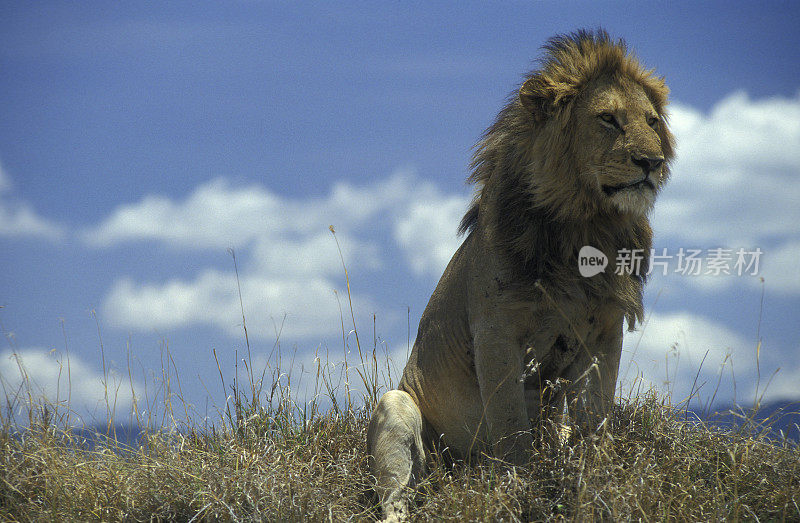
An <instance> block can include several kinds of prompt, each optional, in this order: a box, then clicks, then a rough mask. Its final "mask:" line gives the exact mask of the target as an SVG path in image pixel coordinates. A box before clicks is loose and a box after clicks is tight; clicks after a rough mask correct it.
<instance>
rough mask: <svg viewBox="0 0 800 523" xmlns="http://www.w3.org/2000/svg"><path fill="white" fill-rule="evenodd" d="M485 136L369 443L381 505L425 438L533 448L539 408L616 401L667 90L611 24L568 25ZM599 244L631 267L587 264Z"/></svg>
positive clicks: (664, 140)
mask: <svg viewBox="0 0 800 523" xmlns="http://www.w3.org/2000/svg"><path fill="white" fill-rule="evenodd" d="M547 49H548V51H549V59H548V60H546V61H545V63H544V66H543V67H542V69H541V70H539V71H536V72H534V73H532V75H530V76H529V78H528V80H527V81H526V82H525V83H524V84H523V86H522V88H521V89H520V93H519V96H518V97H516V98H515V99H514V100H512V101H511V102H510V103H509V104H508V105H507V106H506V108H505V109H504V110H503V111H502V112H501V113H500V115H499V116H498V118H497V121H496V122H495V124H494V125H493V126H492V127H490V128H489V130H488V131H487V133H486V135H485V137H484V139H483V141H482V142H481V143H480V144H479V146H478V149H477V152H476V154H475V159H474V162H473V168H474V170H473V174H472V176H471V180H472V181H474V182H476V183H477V184H478V185H479V190H478V193H477V195H476V198H475V201H474V203H473V206H472V207H471V209H470V210H469V211H468V212H467V214H466V216H465V217H464V220H463V221H462V225H461V229H462V231H465V232H468V236H467V238H466V239H465V240H464V243H463V244H462V245H461V247H460V248H459V250H458V252H457V253H456V254H455V255H454V256H453V259H452V260H451V262H450V264H449V265H448V267H447V269H446V270H445V272H444V274H443V276H442V278H441V280H440V281H439V284H438V286H437V288H436V290H435V291H434V293H433V295H432V296H431V299H430V301H429V303H428V306H427V307H426V309H425V311H424V313H423V315H422V319H421V321H420V326H419V331H418V334H417V338H416V341H415V343H414V348H413V350H412V353H411V356H410V358H409V360H408V363H407V364H406V367H405V371H404V373H403V377H402V379H401V381H400V384H399V390H398V391H390V392H389V393H387V394H386V395H385V396H384V397H383V398H382V399H381V401H380V402H379V404H378V405H377V407H376V409H375V414H374V415H373V419H372V420H371V423H370V428H369V434H368V450H369V452H370V454H371V456H372V457H373V473H374V474H375V476H376V479H377V489H376V490H377V492H378V494H379V496H380V497H381V501H382V504H383V508H384V511H385V513H386V517H387V518H389V519H391V518H402V517H403V516H404V514H405V505H404V502H403V501H402V491H403V489H404V488H405V487H406V486H407V485H408V484H410V483H411V482H412V481H413V480H414V477H415V476H418V475H419V474H421V473H422V471H423V469H424V455H425V447H426V446H428V445H430V444H438V445H440V446H441V447H442V448H444V447H446V448H447V449H449V452H450V453H451V454H452V455H454V456H457V457H468V456H469V455H474V454H478V453H481V452H485V453H490V454H493V455H495V456H496V457H498V458H501V459H505V460H507V461H508V462H510V463H512V464H523V463H525V461H526V460H527V456H528V454H529V452H530V450H531V446H532V444H533V438H532V435H531V431H530V430H531V420H539V419H543V418H545V419H549V420H553V421H556V422H558V421H562V420H561V419H560V417H561V416H562V414H563V413H564V411H565V407H566V409H567V410H568V412H569V414H570V415H571V417H572V418H573V419H575V420H576V421H577V422H579V423H580V424H582V425H589V426H590V427H591V426H594V425H596V423H597V422H598V421H599V420H602V419H603V417H604V416H605V414H606V412H607V410H608V408H609V406H610V405H611V403H612V401H613V395H614V391H615V387H616V378H617V370H618V366H619V357H620V352H621V348H622V334H623V319H624V318H627V319H628V324H629V326H630V327H631V328H633V326H634V325H635V322H636V321H637V320H638V321H641V318H642V314H643V311H642V285H643V281H644V275H645V272H646V270H647V255H648V254H649V250H650V246H651V231H650V226H649V223H648V220H647V214H648V213H649V211H650V209H651V208H652V205H653V202H654V200H655V195H656V193H657V192H658V190H659V189H660V187H661V185H662V184H663V182H664V181H665V180H666V177H667V174H668V171H667V165H666V163H667V162H668V161H669V160H670V159H671V157H672V154H673V153H672V137H671V135H670V134H669V131H668V129H667V128H666V123H665V121H664V116H665V115H664V106H665V104H666V94H667V90H666V87H665V86H664V84H663V81H662V80H660V79H657V78H654V77H652V76H651V74H650V73H649V72H647V71H644V70H642V69H641V67H640V66H639V65H638V62H636V61H635V60H634V59H632V58H631V57H629V56H628V55H627V53H626V51H625V49H624V46H623V45H622V44H620V43H617V42H613V41H611V40H610V39H609V38H608V37H607V36H606V35H605V34H604V33H600V34H598V35H591V34H587V33H578V34H575V35H572V36H569V37H559V38H556V39H553V40H551V41H550V44H549V46H547ZM587 245H588V246H592V247H594V248H596V249H598V250H600V251H602V252H603V253H605V255H606V256H607V257H608V259H609V260H611V261H612V263H613V261H615V260H616V259H617V253H618V252H619V251H620V250H623V249H628V250H630V251H633V252H636V253H637V255H638V256H640V257H641V260H640V266H639V268H638V271H636V273H634V274H629V273H626V272H625V271H622V273H621V274H618V273H617V272H616V271H614V270H613V265H612V267H611V268H610V269H608V270H606V271H605V272H602V273H600V274H598V275H596V276H593V277H591V278H589V277H582V276H581V274H580V273H579V271H578V251H579V250H580V249H581V247H583V246H587Z"/></svg>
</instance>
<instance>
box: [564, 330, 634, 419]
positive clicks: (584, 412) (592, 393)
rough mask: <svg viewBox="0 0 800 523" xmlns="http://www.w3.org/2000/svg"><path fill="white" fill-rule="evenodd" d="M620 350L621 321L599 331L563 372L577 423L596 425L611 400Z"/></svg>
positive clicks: (571, 410)
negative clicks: (568, 382)
mask: <svg viewBox="0 0 800 523" xmlns="http://www.w3.org/2000/svg"><path fill="white" fill-rule="evenodd" d="M621 354H622V325H621V322H620V324H619V327H617V328H612V329H610V330H609V332H606V333H603V334H601V335H600V336H598V338H597V339H596V340H595V341H594V343H592V346H590V347H582V348H581V352H580V354H579V356H578V357H577V358H576V359H575V362H574V363H573V364H572V365H571V366H570V368H569V369H568V371H567V373H566V375H565V376H564V377H565V378H566V379H567V380H569V381H570V382H571V384H570V386H569V389H568V391H567V406H568V409H569V412H570V415H571V417H573V418H574V420H575V421H576V423H577V424H578V425H579V426H583V427H586V428H589V429H591V430H594V429H596V428H597V427H598V426H599V425H600V424H601V423H602V422H603V420H604V419H605V418H606V417H607V416H608V413H609V412H610V410H611V407H612V405H613V404H614V393H615V392H616V389H617V373H618V372H619V360H620V355H621Z"/></svg>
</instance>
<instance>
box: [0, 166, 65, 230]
mask: <svg viewBox="0 0 800 523" xmlns="http://www.w3.org/2000/svg"><path fill="white" fill-rule="evenodd" d="M11 189H12V183H11V178H10V177H9V176H8V174H6V173H5V171H4V170H3V166H2V164H0V236H6V237H37V238H43V239H47V240H57V239H59V238H63V237H64V234H65V230H64V227H63V226H61V225H59V224H57V223H55V222H52V221H50V220H48V219H46V218H43V217H42V216H39V214H38V213H37V212H36V211H35V210H34V209H33V207H32V206H31V205H30V204H29V203H27V202H21V201H16V200H15V199H14V198H13V195H12V194H11Z"/></svg>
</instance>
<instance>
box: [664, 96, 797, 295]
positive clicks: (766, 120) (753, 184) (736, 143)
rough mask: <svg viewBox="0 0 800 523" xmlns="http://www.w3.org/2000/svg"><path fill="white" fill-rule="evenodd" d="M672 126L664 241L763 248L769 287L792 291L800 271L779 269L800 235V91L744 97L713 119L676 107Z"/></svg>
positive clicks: (715, 111)
mask: <svg viewBox="0 0 800 523" xmlns="http://www.w3.org/2000/svg"><path fill="white" fill-rule="evenodd" d="M671 123H672V127H673V130H674V132H675V135H676V138H677V141H678V150H677V160H676V162H675V164H674V167H673V177H672V180H671V181H670V183H669V185H668V186H667V187H666V188H665V190H664V193H663V195H662V197H661V199H660V201H659V202H658V204H657V205H656V210H655V214H654V217H653V223H654V229H655V231H656V234H657V235H658V237H659V238H661V239H667V240H670V241H672V242H680V244H681V245H684V246H686V247H700V248H716V247H729V248H734V249H738V248H747V249H754V248H756V247H760V248H761V249H762V251H764V254H763V257H762V261H763V263H764V267H765V268H766V267H767V266H768V265H770V266H772V267H774V268H775V269H774V272H773V273H772V274H771V275H770V276H769V277H766V280H767V285H768V286H769V287H771V288H773V289H775V290H778V291H781V292H785V291H787V287H786V286H784V285H782V284H783V283H784V282H785V280H786V279H787V278H789V277H790V276H789V274H792V273H791V272H789V273H788V274H787V273H782V272H780V271H779V270H778V269H777V267H779V266H781V267H783V266H785V262H786V261H787V260H786V253H787V252H788V251H792V252H796V251H794V249H796V243H797V240H798V238H800V205H798V204H797V202H800V177H798V176H797V173H798V172H800V93H798V95H797V96H795V97H794V98H782V97H774V98H767V99H761V100H753V99H751V98H750V97H748V96H747V94H745V93H742V92H737V93H734V94H731V95H730V96H728V97H726V98H725V99H723V100H721V101H720V102H719V103H718V104H716V105H715V106H714V107H713V108H712V110H711V111H710V112H709V113H708V114H704V113H701V112H699V111H697V110H695V109H693V108H691V107H687V106H683V105H676V106H675V107H674V108H673V109H672V117H671ZM771 258H772V261H770V259H771ZM795 260H796V258H795ZM795 265H796V264H795ZM795 272H796V271H795ZM690 281H691V282H692V283H696V284H698V285H700V286H703V287H712V288H714V287H717V286H719V285H721V284H723V283H721V282H719V281H715V282H709V281H708V280H707V279H702V278H695V279H690ZM732 281H733V280H732V279H731V278H726V279H725V282H724V284H730V283H732ZM795 281H796V279H795ZM789 289H791V290H792V291H796V290H797V284H794V285H791V286H790V287H789Z"/></svg>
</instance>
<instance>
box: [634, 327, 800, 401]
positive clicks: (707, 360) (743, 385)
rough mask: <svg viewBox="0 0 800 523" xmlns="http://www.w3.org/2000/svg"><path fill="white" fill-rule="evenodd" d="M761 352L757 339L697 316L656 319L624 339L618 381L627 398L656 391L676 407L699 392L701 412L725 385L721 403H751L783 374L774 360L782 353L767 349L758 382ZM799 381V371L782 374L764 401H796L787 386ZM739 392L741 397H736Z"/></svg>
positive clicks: (719, 398)
mask: <svg viewBox="0 0 800 523" xmlns="http://www.w3.org/2000/svg"><path fill="white" fill-rule="evenodd" d="M756 347H757V342H756V340H755V339H747V338H744V337H742V336H741V335H740V334H739V333H737V332H735V331H733V330H731V329H729V328H728V327H726V326H724V325H722V324H720V323H718V322H715V321H713V320H711V319H708V318H706V317H703V316H700V315H697V314H693V313H690V312H686V311H680V312H673V313H653V314H652V315H651V316H650V318H649V320H648V322H647V323H646V324H645V326H644V327H642V328H640V329H639V331H638V332H633V333H627V334H626V336H625V340H624V343H623V353H622V362H621V364H620V375H619V378H620V387H621V391H622V394H623V396H625V395H627V394H629V393H630V391H631V390H632V389H633V390H636V389H637V388H639V387H641V389H643V390H647V389H648V388H649V387H651V386H652V387H654V388H656V389H657V390H659V391H661V392H663V393H667V392H669V393H671V398H672V401H673V404H677V403H679V402H681V401H685V400H686V399H687V398H688V397H689V395H690V394H691V393H693V392H695V393H697V396H696V397H695V398H694V399H693V400H692V404H693V405H694V406H700V405H703V404H705V403H706V402H708V401H709V400H710V399H711V398H712V396H714V394H715V390H716V388H717V382H718V380H721V381H720V383H721V384H720V387H719V391H717V397H716V401H717V402H732V401H734V400H736V401H737V402H739V403H740V404H748V403H751V402H752V401H753V395H754V394H755V393H756V391H758V393H759V394H761V393H762V392H764V390H765V387H766V385H767V383H768V381H769V376H770V375H771V374H772V373H773V372H774V371H775V370H777V368H778V367H777V365H776V364H775V363H776V361H777V360H776V358H775V357H774V354H776V353H778V352H779V351H777V350H774V348H769V349H768V348H766V347H764V348H763V349H762V353H761V354H760V357H761V362H760V363H761V381H760V382H759V378H758V375H757V372H756ZM797 380H800V369H792V368H784V369H781V370H780V371H779V373H778V375H777V376H776V380H775V381H774V382H773V383H772V384H770V386H769V388H767V389H766V394H765V396H764V398H765V399H767V400H770V399H785V398H787V397H793V396H796V390H791V389H787V387H786V384H787V383H792V382H793V383H794V384H796V383H797ZM734 386H735V390H736V391H737V393H738V397H734V396H733V392H734ZM795 389H796V387H795ZM790 391H791V392H790Z"/></svg>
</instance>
